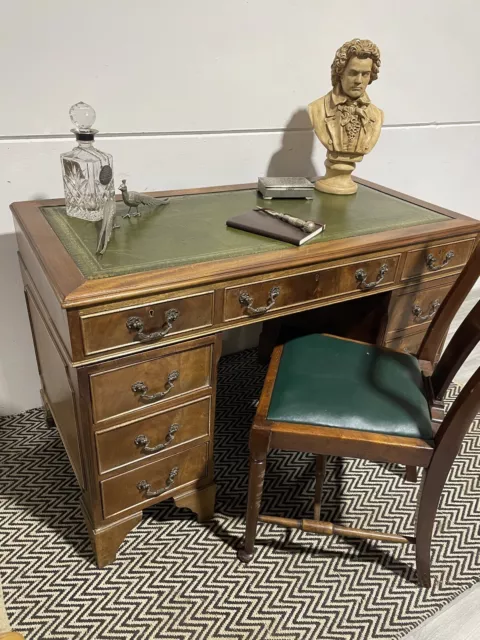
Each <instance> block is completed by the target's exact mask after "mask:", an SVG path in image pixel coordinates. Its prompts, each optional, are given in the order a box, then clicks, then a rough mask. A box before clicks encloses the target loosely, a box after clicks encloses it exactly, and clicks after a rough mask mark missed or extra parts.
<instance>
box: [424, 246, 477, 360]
mask: <svg viewBox="0 0 480 640" xmlns="http://www.w3.org/2000/svg"><path fill="white" fill-rule="evenodd" d="M479 274H480V243H477V245H476V248H475V250H474V251H473V253H472V255H471V256H470V259H469V261H468V264H467V266H466V267H465V269H463V271H462V273H461V274H460V276H459V277H458V279H457V282H456V285H455V287H453V288H452V289H451V290H450V292H449V294H448V295H447V296H446V298H445V299H444V301H443V304H442V307H441V308H440V309H439V312H438V313H437V314H436V316H435V318H434V320H433V322H432V323H431V324H430V326H429V328H428V331H427V333H426V335H425V338H424V341H423V343H422V345H421V347H420V350H419V353H418V357H419V359H421V360H428V361H430V362H433V361H434V359H435V356H436V354H437V353H438V351H439V349H440V346H441V344H442V342H443V340H444V339H445V335H446V334H447V331H448V327H449V326H450V325H451V323H452V321H453V319H454V317H455V315H456V314H457V312H458V310H459V309H460V307H461V305H462V303H463V302H464V300H465V298H466V297H467V295H468V293H469V292H470V290H471V289H472V288H473V286H474V285H475V283H476V281H477V279H478V277H479Z"/></svg>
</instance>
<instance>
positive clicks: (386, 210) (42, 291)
mask: <svg viewBox="0 0 480 640" xmlns="http://www.w3.org/2000/svg"><path fill="white" fill-rule="evenodd" d="M358 182H359V183H360V186H359V191H358V193H357V194H355V195H351V196H332V195H328V194H323V193H318V192H317V193H315V197H314V199H313V200H312V201H306V200H281V201H280V200H277V201H275V203H274V208H276V209H277V210H280V211H284V212H287V213H292V214H293V215H296V216H299V217H303V218H305V219H313V220H319V221H322V222H325V223H326V231H325V232H324V233H323V234H322V235H320V236H319V237H318V238H316V239H315V240H314V241H312V242H311V243H309V244H307V245H305V246H303V247H301V248H298V247H293V246H291V245H287V244H285V243H282V242H279V241H276V240H272V239H269V238H262V237H260V236H256V235H252V234H249V233H246V232H243V231H239V230H235V229H230V228H227V227H226V225H225V221H226V219H227V218H229V217H230V216H232V215H234V214H237V213H241V212H243V211H246V210H248V209H250V208H252V206H254V205H255V204H257V203H262V202H263V200H262V199H261V197H260V196H259V195H258V194H257V192H256V190H255V188H254V185H241V186H238V185H237V186H229V187H219V188H211V189H195V190H188V191H181V192H163V193H162V194H153V195H159V196H160V195H169V196H171V200H170V203H169V204H168V205H167V206H166V207H164V208H159V209H158V210H155V211H150V212H148V211H146V212H144V213H143V215H142V218H130V219H127V218H122V217H121V216H120V215H119V216H118V218H119V221H120V225H121V226H120V228H119V229H116V230H115V231H114V237H113V238H112V240H111V242H110V244H109V246H108V248H107V251H106V253H105V255H104V256H103V257H97V256H96V255H95V250H96V246H97V234H98V232H99V226H100V224H99V223H96V224H94V223H89V222H85V221H82V220H77V219H73V218H69V217H67V216H66V215H65V212H64V208H63V206H62V205H63V201H61V200H51V201H37V202H18V203H14V204H13V205H12V211H13V214H14V217H15V222H16V229H17V235H18V247H19V254H20V263H21V268H22V273H23V279H24V284H25V294H26V300H27V305H28V311H29V314H30V321H31V326H32V331H33V335H34V340H35V348H36V354H37V360H38V367H39V371H40V376H41V382H42V396H43V398H44V402H45V407H46V410H47V411H48V412H51V415H52V416H53V420H54V421H55V424H56V426H57V428H58V431H59V433H60V436H61V438H62V440H63V443H64V445H65V449H66V451H67V453H68V456H69V459H70V462H71V465H72V468H73V470H74V472H75V475H76V477H77V480H78V484H79V486H80V489H81V505H82V509H83V512H84V515H85V521H86V525H87V527H88V530H89V532H90V536H91V540H92V544H93V548H94V551H95V555H96V559H97V563H98V565H99V566H100V567H103V566H105V565H106V564H108V563H110V562H113V561H114V559H115V555H116V553H117V550H118V548H119V546H120V544H121V542H122V540H123V539H124V537H125V536H126V535H127V533H128V532H129V531H130V530H131V529H132V528H133V527H134V526H135V525H136V524H137V523H138V522H140V520H141V517H142V509H144V508H145V507H149V506H151V505H152V504H155V503H157V502H160V501H162V500H166V499H168V498H173V500H174V501H175V503H176V504H177V506H179V507H188V508H190V509H191V510H192V511H194V512H195V513H196V514H197V515H198V519H199V520H200V521H202V520H206V519H209V518H211V517H212V515H213V510H214V501H215V484H214V468H213V426H214V419H215V387H216V368H217V361H218V358H219V356H220V352H221V333H222V332H223V331H225V330H228V329H230V328H233V327H240V326H244V325H247V324H250V323H254V322H260V321H262V320H264V319H265V318H279V317H281V316H286V315H290V314H294V313H298V312H300V311H305V310H308V309H315V308H319V307H326V306H327V305H333V304H334V303H339V302H342V301H345V300H352V299H356V298H362V297H371V298H372V304H373V306H374V304H375V300H379V299H380V298H382V300H383V301H385V299H386V298H385V295H384V296H379V295H377V294H378V293H380V292H383V293H384V294H387V296H388V300H387V305H386V309H387V313H386V314H385V321H384V322H383V323H382V327H381V330H379V332H378V338H377V342H378V344H384V345H388V346H390V347H393V348H396V349H407V350H408V351H411V352H415V351H416V349H417V348H418V346H419V345H420V342H421V340H422V338H423V336H424V334H425V331H426V329H427V327H428V324H429V322H430V320H431V318H432V317H433V315H434V313H435V311H436V309H437V308H438V305H439V304H440V302H441V301H442V299H443V298H444V296H445V295H446V293H447V292H448V290H449V289H450V287H451V286H452V284H453V282H454V281H455V278H456V277H457V276H458V274H459V272H460V270H461V268H462V266H463V265H464V264H465V263H466V261H467V259H468V257H469V256H470V254H471V252H472V249H473V247H474V246H475V244H476V242H477V240H478V236H479V233H480V222H479V221H476V220H471V219H469V218H467V217H465V216H462V215H459V214H456V213H452V212H451V211H447V210H445V209H441V208H439V207H435V206H433V205H430V204H426V203H424V202H420V201H418V200H415V199H413V198H409V197H408V196H405V195H402V194H399V193H396V192H393V191H390V190H388V189H385V188H382V187H379V186H377V185H374V184H371V183H367V182H364V181H361V180H358ZM117 209H118V212H119V214H121V213H124V212H125V211H124V205H123V204H122V203H120V202H119V203H118V205H117ZM337 307H338V309H339V310H341V308H342V305H337ZM312 330H315V328H314V327H313V328H312ZM318 365H319V366H321V363H318Z"/></svg>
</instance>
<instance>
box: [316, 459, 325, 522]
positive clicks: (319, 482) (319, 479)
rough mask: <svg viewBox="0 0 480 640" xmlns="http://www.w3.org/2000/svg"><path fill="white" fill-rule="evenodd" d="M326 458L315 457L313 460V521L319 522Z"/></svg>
mask: <svg viewBox="0 0 480 640" xmlns="http://www.w3.org/2000/svg"><path fill="white" fill-rule="evenodd" d="M325 466H326V457H325V456H316V458H315V497H314V499H313V519H314V520H320V511H321V508H322V489H323V480H324V477H325Z"/></svg>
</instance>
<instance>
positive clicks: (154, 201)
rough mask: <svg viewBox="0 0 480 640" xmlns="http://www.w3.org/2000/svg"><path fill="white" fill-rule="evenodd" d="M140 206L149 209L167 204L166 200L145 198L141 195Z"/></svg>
mask: <svg viewBox="0 0 480 640" xmlns="http://www.w3.org/2000/svg"><path fill="white" fill-rule="evenodd" d="M140 199H141V201H142V204H147V205H149V206H151V207H159V206H160V205H162V204H167V202H168V200H169V199H168V198H152V196H146V195H144V194H143V193H142V195H141V196H140Z"/></svg>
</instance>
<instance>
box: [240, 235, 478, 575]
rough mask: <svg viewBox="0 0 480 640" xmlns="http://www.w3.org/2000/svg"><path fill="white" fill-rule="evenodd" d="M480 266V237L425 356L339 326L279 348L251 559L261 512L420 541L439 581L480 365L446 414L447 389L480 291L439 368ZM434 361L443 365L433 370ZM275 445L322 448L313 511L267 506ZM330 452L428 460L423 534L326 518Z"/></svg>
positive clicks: (420, 521) (253, 490) (260, 415)
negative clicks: (446, 507)
mask: <svg viewBox="0 0 480 640" xmlns="http://www.w3.org/2000/svg"><path fill="white" fill-rule="evenodd" d="M479 275H480V245H478V246H477V248H476V249H475V250H474V252H473V254H472V256H471V258H470V260H469V262H468V264H467V266H466V267H465V269H464V270H463V271H462V273H461V274H460V276H459V277H458V280H457V282H456V283H455V286H454V287H453V289H452V290H451V291H450V293H449V294H448V296H447V297H446V299H445V300H444V302H443V304H442V306H441V308H440V309H439V311H438V312H437V314H436V316H435V318H434V319H433V321H432V323H431V325H430V327H429V329H428V332H427V334H426V336H425V339H424V341H423V343H422V345H421V347H420V350H419V353H418V357H417V358H415V357H414V356H411V355H409V354H406V353H400V352H397V351H393V350H390V349H386V348H382V347H376V346H375V345H372V344H367V343H361V342H356V341H352V340H348V339H344V338H337V337H335V336H329V335H319V334H315V335H310V336H305V337H301V338H296V339H294V340H292V341H291V342H288V343H286V344H285V345H279V346H277V347H276V348H275V350H274V352H273V355H272V359H271V361H270V365H269V369H268V373H267V377H266V380H265V383H264V387H263V391H262V394H261V398H260V402H259V406H258V409H257V413H256V416H255V419H254V422H253V426H252V430H251V433H250V475H249V485H248V506H247V516H246V531H245V537H244V545H243V547H242V548H241V549H240V550H239V552H238V558H239V559H240V560H241V561H242V562H249V561H250V560H252V558H253V552H254V543H255V535H256V529H257V522H258V521H260V522H269V523H274V524H279V525H282V526H286V527H289V528H295V529H303V530H304V531H309V532H314V533H320V534H324V535H332V534H339V535H343V536H349V537H356V538H370V539H374V540H386V541H388V542H398V543H403V544H405V543H414V544H416V561H417V577H418V581H419V583H420V585H422V586H424V587H429V586H430V545H431V538H432V531H433V525H434V521H435V515H436V511H437V507H438V503H439V500H440V495H441V493H442V490H443V486H444V484H445V481H446V478H447V475H448V472H449V470H450V467H451V466H452V463H453V461H454V459H455V457H456V455H457V453H458V451H459V449H460V445H461V443H462V440H463V437H464V435H465V433H466V431H467V429H468V428H469V426H470V424H471V423H472V421H473V420H474V418H475V416H476V414H477V412H478V410H479V409H480V367H479V368H478V369H477V370H476V372H475V373H474V375H473V376H472V377H471V378H470V380H469V382H468V383H467V385H466V386H465V387H464V388H463V389H462V391H461V392H460V395H459V396H458V398H457V399H456V400H455V402H454V404H453V406H452V407H451V409H450V410H449V411H448V413H447V414H446V416H445V418H444V419H443V420H442V418H443V410H442V408H443V404H442V399H443V396H444V394H445V392H446V390H447V388H448V386H449V384H450V383H451V382H452V380H453V377H454V375H455V374H456V373H457V371H458V369H459V368H460V366H461V365H462V364H463V362H464V361H465V359H466V358H467V356H468V355H469V353H470V352H471V351H472V349H473V348H474V347H475V345H476V344H477V343H478V341H479V339H480V301H479V302H478V303H477V304H476V306H475V307H474V309H473V310H472V311H471V312H470V314H469V315H468V316H467V318H466V319H465V320H464V322H463V323H462V325H461V326H460V328H459V329H458V331H457V332H456V333H455V335H454V337H453V338H452V340H451V341H450V343H449V344H448V346H447V348H446V350H445V352H444V354H443V355H442V357H441V359H440V361H439V363H438V365H437V366H436V368H435V370H434V371H433V365H432V363H433V362H434V360H435V356H436V354H437V353H438V350H439V349H440V346H441V344H442V342H443V339H444V337H445V334H446V332H447V330H448V327H449V325H450V323H451V322H452V320H453V318H454V316H455V314H456V313H457V311H458V309H459V307H460V305H461V304H462V302H463V301H464V299H465V298H466V296H467V294H468V292H469V291H470V289H471V288H472V287H473V285H474V284H475V281H476V280H477V278H478V276H479ZM432 371H433V373H432ZM270 449H282V450H288V451H303V452H310V453H313V454H316V456H317V458H316V460H317V464H316V488H315V497H314V507H313V519H312V520H294V519H289V518H279V517H271V516H266V515H259V508H260V503H261V499H262V490H263V480H264V475H265V463H266V458H267V453H268V451H269V450H270ZM325 455H334V456H347V457H353V458H362V459H366V460H374V461H383V462H391V463H399V464H403V465H406V466H407V469H409V470H410V475H411V472H412V470H415V468H416V467H424V468H425V471H424V475H423V480H422V485H421V488H420V494H419V503H418V509H417V522H416V537H415V538H413V537H409V536H404V535H399V534H396V533H392V534H385V533H380V532H375V531H370V530H365V529H352V528H349V527H344V526H337V525H335V524H333V523H331V522H323V521H321V520H320V506H321V491H322V482H323V473H324V466H325Z"/></svg>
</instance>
